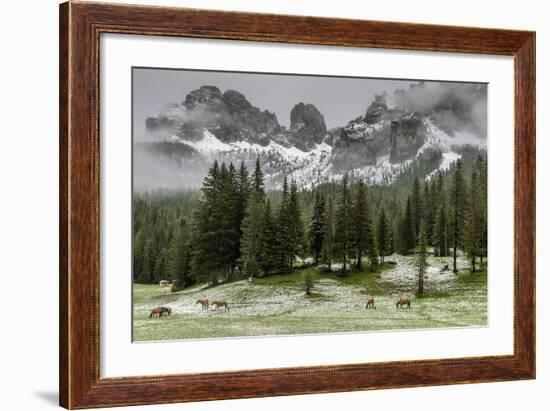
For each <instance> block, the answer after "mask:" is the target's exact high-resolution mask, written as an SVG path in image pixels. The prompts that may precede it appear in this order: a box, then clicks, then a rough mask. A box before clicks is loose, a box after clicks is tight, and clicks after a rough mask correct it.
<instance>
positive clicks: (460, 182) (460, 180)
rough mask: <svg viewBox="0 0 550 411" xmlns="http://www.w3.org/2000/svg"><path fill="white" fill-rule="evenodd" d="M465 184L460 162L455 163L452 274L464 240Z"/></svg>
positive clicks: (452, 197) (452, 212)
mask: <svg viewBox="0 0 550 411" xmlns="http://www.w3.org/2000/svg"><path fill="white" fill-rule="evenodd" d="M466 208H467V206H466V182H465V181H464V175H463V170H462V161H461V160H460V159H458V160H457V161H456V165H455V169H454V174H453V184H452V187H451V210H452V211H451V218H452V220H451V224H452V227H451V229H452V241H453V272H454V273H456V272H458V269H457V266H456V260H457V252H458V248H459V247H462V245H463V240H464V218H465V214H466Z"/></svg>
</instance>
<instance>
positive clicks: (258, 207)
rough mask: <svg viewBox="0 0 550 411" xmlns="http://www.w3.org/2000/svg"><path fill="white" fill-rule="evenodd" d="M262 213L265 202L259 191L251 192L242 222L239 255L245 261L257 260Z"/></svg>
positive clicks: (249, 262)
mask: <svg viewBox="0 0 550 411" xmlns="http://www.w3.org/2000/svg"><path fill="white" fill-rule="evenodd" d="M264 213H265V204H264V200H263V196H262V195H261V193H259V192H256V191H254V192H252V194H251V195H250V199H249V201H248V207H247V209H246V213H245V214H246V215H245V217H244V219H243V223H242V233H243V234H242V238H241V257H242V258H243V260H244V261H245V263H247V262H248V264H251V262H252V261H254V262H256V263H257V262H258V259H259V256H260V248H261V245H260V237H261V230H262V222H263V218H264Z"/></svg>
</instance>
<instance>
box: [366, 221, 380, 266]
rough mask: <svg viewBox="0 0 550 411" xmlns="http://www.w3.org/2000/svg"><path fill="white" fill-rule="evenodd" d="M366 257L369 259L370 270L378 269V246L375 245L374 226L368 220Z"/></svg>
mask: <svg viewBox="0 0 550 411" xmlns="http://www.w3.org/2000/svg"><path fill="white" fill-rule="evenodd" d="M367 244H368V245H367V257H368V259H369V264H370V271H376V270H377V269H378V265H379V264H378V247H377V246H376V235H375V234H374V227H373V225H372V222H371V221H370V220H369V229H368V235H367Z"/></svg>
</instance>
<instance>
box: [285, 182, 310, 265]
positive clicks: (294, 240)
mask: <svg viewBox="0 0 550 411" xmlns="http://www.w3.org/2000/svg"><path fill="white" fill-rule="evenodd" d="M288 219H289V228H290V244H291V248H290V266H291V267H292V264H293V262H294V259H295V258H296V256H299V257H303V256H304V254H305V252H304V251H305V250H306V249H307V245H306V244H307V243H306V238H305V228H304V222H303V219H302V206H301V201H300V195H299V193H298V186H297V185H296V181H294V180H292V182H291V184H290V195H289V202H288Z"/></svg>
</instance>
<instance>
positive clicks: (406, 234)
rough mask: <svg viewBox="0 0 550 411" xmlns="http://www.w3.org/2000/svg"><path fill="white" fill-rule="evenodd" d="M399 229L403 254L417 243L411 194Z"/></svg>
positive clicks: (407, 252)
mask: <svg viewBox="0 0 550 411" xmlns="http://www.w3.org/2000/svg"><path fill="white" fill-rule="evenodd" d="M399 231H400V234H399V236H400V238H399V243H400V247H401V254H403V255H407V254H409V252H410V251H411V250H412V249H413V248H414V247H415V245H416V241H415V238H414V236H415V229H414V218H413V210H412V205H411V198H410V196H409V197H407V203H406V206H405V212H404V214H403V218H402V219H401V224H400V230H399Z"/></svg>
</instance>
